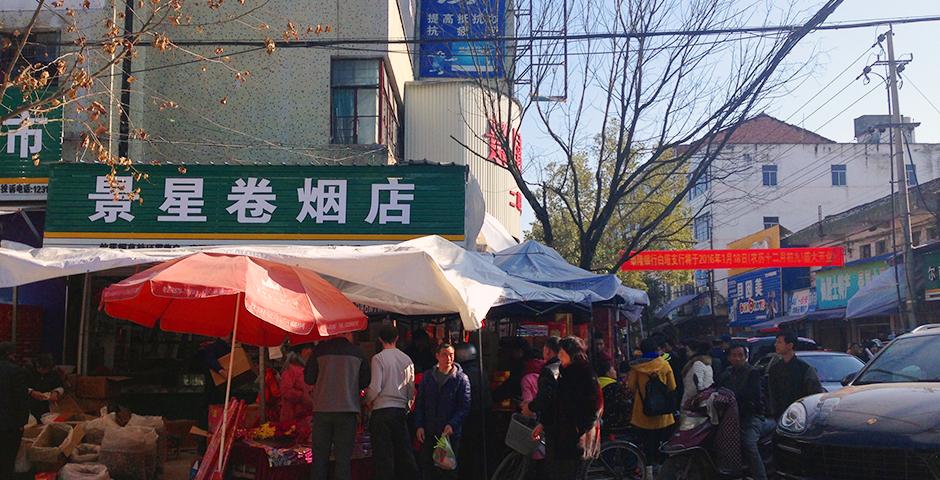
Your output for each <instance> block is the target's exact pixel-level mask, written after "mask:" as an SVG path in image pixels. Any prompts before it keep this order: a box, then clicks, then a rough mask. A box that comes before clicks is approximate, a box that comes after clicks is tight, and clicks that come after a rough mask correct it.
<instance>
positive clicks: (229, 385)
mask: <svg viewBox="0 0 940 480" xmlns="http://www.w3.org/2000/svg"><path fill="white" fill-rule="evenodd" d="M241 300H242V294H241V292H239V293H238V295H236V296H235V325H234V326H233V327H232V348H231V350H230V351H229V354H228V369H227V372H226V374H227V375H228V380H227V381H226V382H225V406H223V407H222V432H221V433H222V436H221V437H219V441H220V442H219V469H218V471H219V472H221V471H222V462H223V461H224V459H225V431H226V428H227V427H228V402H229V397H231V395H232V369H233V368H235V339H236V338H238V312H240V311H241V304H242V301H241Z"/></svg>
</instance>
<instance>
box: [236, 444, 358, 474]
mask: <svg viewBox="0 0 940 480" xmlns="http://www.w3.org/2000/svg"><path fill="white" fill-rule="evenodd" d="M229 458H230V462H232V465H231V468H232V470H231V471H232V472H233V473H234V474H235V477H236V478H247V479H254V480H300V479H304V480H306V479H308V478H310V469H311V467H312V465H311V463H312V462H313V453H312V452H311V450H310V447H283V448H281V447H276V446H271V445H268V444H265V443H262V442H257V441H254V440H247V439H245V440H239V441H237V442H235V443H234V444H233V445H232V454H231V457H229ZM372 477H373V471H372V458H371V457H362V458H355V457H354V458H353V460H352V478H353V480H369V479H371V478H372Z"/></svg>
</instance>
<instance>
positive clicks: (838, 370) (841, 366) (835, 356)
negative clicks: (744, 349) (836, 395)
mask: <svg viewBox="0 0 940 480" xmlns="http://www.w3.org/2000/svg"><path fill="white" fill-rule="evenodd" d="M796 356H797V357H799V358H800V360H803V361H804V362H806V363H808V364H810V365H811V366H812V367H813V368H815V369H816V374H817V375H819V381H820V382H821V383H822V386H823V388H824V389H826V391H827V392H834V391H836V390H839V389H841V388H842V380H843V379H845V377H846V376H847V375H849V374H854V373H858V372H859V370H861V369H862V367H864V366H865V364H864V363H862V361H861V360H859V359H858V358H856V357H855V356H853V355H849V354H847V353H839V352H820V351H798V352H796ZM777 358H778V357H777V354H776V353H769V354H767V355H766V356H765V357H764V358H762V359H760V360H758V361H757V363H756V364H755V366H756V367H758V368H761V369H764V371H766V369H767V367H768V366H769V365H770V364H771V363H773V362H774V361H775V360H776V359H777Z"/></svg>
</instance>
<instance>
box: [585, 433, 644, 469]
mask: <svg viewBox="0 0 940 480" xmlns="http://www.w3.org/2000/svg"><path fill="white" fill-rule="evenodd" d="M627 432H629V430H623V431H617V432H604V433H603V435H604V437H605V439H606V440H604V441H602V442H601V449H600V452H599V453H598V455H597V457H596V458H593V459H591V460H588V461H587V463H586V464H585V465H584V474H583V475H582V479H583V480H643V475H644V472H645V470H646V456H645V455H644V454H643V451H642V450H641V449H640V447H638V446H637V445H636V444H634V443H633V442H629V441H627V440H622V439H619V438H618V435H621V436H622V434H624V433H627Z"/></svg>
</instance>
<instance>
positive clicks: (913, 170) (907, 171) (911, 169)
mask: <svg viewBox="0 0 940 480" xmlns="http://www.w3.org/2000/svg"><path fill="white" fill-rule="evenodd" d="M904 175H905V176H906V177H907V184H908V185H917V166H916V165H912V164H910V163H905V164H904Z"/></svg>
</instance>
